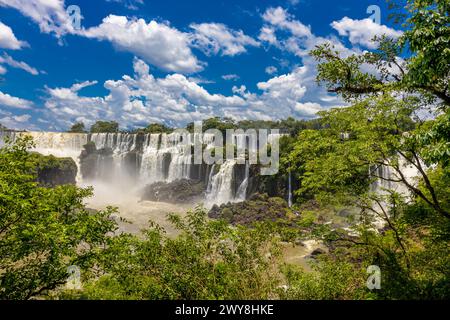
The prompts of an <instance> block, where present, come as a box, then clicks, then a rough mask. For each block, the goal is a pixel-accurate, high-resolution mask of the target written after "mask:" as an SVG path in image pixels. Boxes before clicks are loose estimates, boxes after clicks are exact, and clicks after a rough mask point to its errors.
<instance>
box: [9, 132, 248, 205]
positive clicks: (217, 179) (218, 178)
mask: <svg viewBox="0 0 450 320" xmlns="http://www.w3.org/2000/svg"><path fill="white" fill-rule="evenodd" d="M0 134H1V135H2V136H0V141H1V142H0V143H2V142H3V136H5V135H8V136H10V137H11V138H12V139H13V140H14V139H16V138H17V136H18V135H21V134H24V133H15V132H7V133H0ZM26 134H27V135H29V136H31V137H32V138H33V140H34V142H35V144H36V147H35V148H34V149H33V151H36V152H39V153H42V154H44V155H50V154H52V155H54V156H56V157H70V158H72V159H73V160H74V161H75V162H76V163H77V166H78V169H79V170H78V173H79V174H78V177H77V183H78V184H79V185H83V186H85V185H87V184H91V185H92V184H93V185H94V187H95V185H96V184H101V181H83V179H82V177H81V174H80V161H79V156H80V154H81V151H82V150H83V146H84V145H85V144H86V143H88V142H89V141H92V142H94V143H95V145H96V147H97V149H102V148H110V149H111V150H112V152H113V154H112V157H113V162H114V172H107V174H108V176H110V177H112V182H111V183H110V184H109V186H110V188H111V189H112V188H115V187H118V189H120V190H121V189H123V191H122V192H125V193H126V192H127V190H128V191H129V190H131V189H139V188H140V187H143V186H144V185H147V184H151V183H154V182H159V181H166V182H171V181H174V180H178V179H189V178H190V177H191V173H192V172H191V171H192V168H193V164H192V156H191V147H192V146H193V142H194V138H198V136H194V135H193V134H189V135H184V136H182V135H180V134H179V133H172V134H146V135H145V136H143V137H142V139H143V141H141V142H139V143H138V136H137V135H135V134H125V133H117V134H116V133H114V134H111V133H97V134H90V135H88V134H77V133H53V132H27V133H26ZM201 137H202V140H203V141H202V142H203V144H206V148H213V147H214V136H213V135H207V134H204V135H202V136H201ZM235 139H236V140H235V142H236V143H237V144H239V146H240V147H243V148H245V147H246V146H247V147H248V146H249V143H247V140H246V138H245V136H244V137H241V136H236V137H235ZM0 146H1V145H0ZM252 147H254V146H253V145H252ZM132 152H136V153H138V154H139V159H137V160H136V161H137V163H136V168H138V172H139V179H138V181H133V180H131V179H130V177H129V176H127V173H126V170H125V169H124V168H123V167H124V158H125V157H126V156H127V155H128V154H130V153H132ZM236 164H237V162H236V160H225V161H224V163H223V164H222V165H221V166H220V170H218V172H215V171H216V170H215V169H216V165H213V166H212V167H210V170H209V172H210V173H209V176H208V177H204V179H205V181H206V182H207V190H206V191H207V195H206V201H207V202H208V203H209V204H221V203H226V202H229V201H243V200H245V194H246V190H247V186H248V178H249V177H248V171H249V168H248V164H247V165H246V170H245V177H244V180H243V181H242V182H241V183H240V185H239V188H238V190H237V192H236V196H234V195H233V193H234V192H233V183H234V181H233V179H234V178H235V174H234V171H235V166H236ZM113 200H114V199H113Z"/></svg>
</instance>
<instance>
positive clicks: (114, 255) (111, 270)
mask: <svg viewBox="0 0 450 320" xmlns="http://www.w3.org/2000/svg"><path fill="white" fill-rule="evenodd" d="M169 220H170V221H171V222H172V224H173V225H174V227H175V228H176V229H177V230H178V231H179V235H178V236H177V237H176V238H172V237H168V236H167V235H165V233H164V231H163V230H162V229H161V228H160V227H159V226H157V225H155V224H151V227H150V228H149V229H147V230H145V231H144V234H143V235H144V239H142V237H137V236H132V235H121V236H119V237H115V238H113V239H111V241H110V242H109V243H108V246H107V248H106V250H105V252H104V255H103V256H102V259H101V260H100V262H99V264H98V267H99V268H100V271H99V273H97V274H96V276H95V277H91V279H93V280H92V281H89V282H88V283H86V284H85V290H84V291H83V292H81V293H78V294H75V295H73V293H71V292H69V293H68V297H71V298H74V297H77V298H80V297H83V298H89V299H105V298H107V299H151V300H154V299H194V300H198V299H268V298H270V297H271V296H272V294H274V293H275V292H276V288H277V286H278V285H279V283H280V277H279V271H278V265H279V256H280V251H279V246H278V241H277V239H276V238H275V237H274V236H273V229H272V228H271V227H270V226H269V225H257V226H255V227H254V228H247V227H242V226H238V227H232V226H230V225H228V224H227V223H225V222H224V221H217V220H208V219H207V216H206V212H205V211H204V210H203V209H202V208H197V209H196V210H193V211H191V212H188V214H187V215H186V217H185V218H181V217H179V216H176V215H170V217H169ZM63 297H64V296H63ZM66 297H67V296H66Z"/></svg>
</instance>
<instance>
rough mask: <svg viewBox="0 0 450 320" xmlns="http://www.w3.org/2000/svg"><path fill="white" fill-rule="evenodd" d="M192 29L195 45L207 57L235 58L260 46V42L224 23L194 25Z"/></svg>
mask: <svg viewBox="0 0 450 320" xmlns="http://www.w3.org/2000/svg"><path fill="white" fill-rule="evenodd" d="M190 27H191V28H192V29H193V30H194V32H193V34H192V36H191V37H192V41H193V45H194V46H195V47H197V48H199V49H200V50H202V51H203V52H205V54H207V55H211V54H214V55H217V54H219V53H220V54H221V55H222V56H235V55H238V54H241V53H244V52H247V49H246V47H248V46H253V47H257V46H259V42H258V41H256V40H255V39H253V38H252V37H249V36H247V35H245V34H244V32H243V31H242V30H232V29H230V28H228V27H227V26H226V25H224V24H222V23H200V24H196V23H193V24H191V25H190Z"/></svg>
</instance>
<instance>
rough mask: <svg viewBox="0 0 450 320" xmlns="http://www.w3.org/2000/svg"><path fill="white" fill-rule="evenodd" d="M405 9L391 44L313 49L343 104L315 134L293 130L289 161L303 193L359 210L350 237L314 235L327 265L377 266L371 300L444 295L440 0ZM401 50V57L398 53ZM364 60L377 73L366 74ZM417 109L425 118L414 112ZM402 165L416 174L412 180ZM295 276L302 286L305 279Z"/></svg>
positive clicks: (449, 222)
mask: <svg viewBox="0 0 450 320" xmlns="http://www.w3.org/2000/svg"><path fill="white" fill-rule="evenodd" d="M406 9H407V15H406V16H405V17H404V23H405V26H406V28H407V31H406V32H405V33H404V35H403V36H402V37H401V38H400V39H399V40H393V39H388V38H386V37H379V38H378V39H377V40H378V41H379V48H378V49H377V50H374V51H371V52H365V53H363V54H361V55H351V56H346V57H345V56H343V55H342V54H341V53H340V52H339V51H337V50H335V48H333V47H332V46H331V45H329V44H325V45H321V46H319V47H317V48H316V50H313V51H312V55H313V56H314V57H315V58H316V59H317V60H318V62H319V65H318V76H317V81H318V82H319V83H324V84H325V85H326V86H327V88H328V90H329V91H330V92H334V93H337V94H339V95H341V96H342V97H343V98H344V99H345V100H346V101H347V102H349V103H351V106H350V107H347V108H341V109H335V110H331V111H328V112H323V113H321V114H320V116H321V119H320V121H321V124H322V127H321V130H305V131H302V132H301V133H300V135H299V139H298V142H297V143H296V144H295V146H294V151H293V152H292V154H291V155H290V159H289V160H290V163H291V165H292V170H295V171H297V172H298V173H299V174H300V175H301V188H300V190H299V191H298V192H299V194H300V195H301V196H302V197H303V198H311V197H312V198H315V199H318V200H321V201H322V202H324V203H328V204H329V203H334V204H336V205H337V204H340V205H342V204H344V205H346V206H349V207H357V208H359V214H358V215H357V217H356V218H357V220H356V221H355V222H353V223H352V229H353V232H352V233H349V232H348V230H344V229H339V228H336V229H334V230H329V232H323V233H321V234H320V236H321V239H322V240H324V241H326V242H327V243H329V244H332V248H333V250H332V251H331V253H330V255H329V257H330V258H331V260H332V262H336V261H338V260H344V262H345V263H350V264H353V265H354V269H355V270H359V268H358V266H359V267H360V268H364V267H365V266H367V265H371V264H374V265H378V266H380V268H381V270H382V283H383V285H382V290H380V291H378V292H376V293H374V296H375V297H376V298H380V299H446V298H448V297H449V295H450V285H449V283H450V281H449V279H450V269H449V267H448V264H449V257H450V248H449V246H448V243H449V242H448V241H449V237H450V211H449V189H448V183H449V171H448V170H449V169H448V163H449V157H450V141H449V138H450V135H449V132H450V130H449V108H448V107H449V102H450V100H449V91H448V89H449V88H448V81H449V69H448V68H449V64H448V61H449V56H448V54H449V50H448V48H449V45H448V44H449V39H450V33H449V16H448V12H449V2H448V1H421V0H415V1H412V0H411V1H408V6H407V7H406ZM402 52H409V54H410V56H409V57H406V58H404V59H401V58H399V55H401V53H402ZM367 65H370V66H371V69H372V70H376V72H367V71H365V70H368V69H367ZM426 109H428V110H431V111H432V112H434V119H429V120H426V121H425V120H422V119H421V118H420V117H418V114H420V112H423V110H426ZM379 169H383V170H384V169H388V170H389V171H390V172H391V174H390V175H385V174H379V172H380V170H379ZM408 170H413V171H415V172H416V173H417V179H416V181H413V180H412V179H411V178H410V177H408V174H407V171H408ZM375 180H379V181H384V183H383V184H382V188H378V190H372V189H371V188H370V186H371V184H372V183H373V182H374V181H375ZM402 189H403V190H404V192H399V190H402ZM405 191H406V192H405ZM380 221H381V222H382V225H381V226H380V225H379V226H378V229H379V230H377V229H376V228H375V226H377V223H379V222H380ZM376 222H377V223H376ZM344 265H345V264H344ZM320 270H322V271H325V273H319V275H318V278H316V279H318V280H317V281H321V280H320V279H321V278H322V277H324V276H325V279H327V278H328V277H329V276H331V277H332V278H331V280H333V279H336V277H340V275H339V274H333V273H330V272H328V271H327V268H326V264H320V265H319V271H320ZM295 279H298V282H299V283H304V284H306V285H311V283H310V281H309V280H308V279H309V278H308V277H306V278H305V277H303V276H295V277H294V280H295ZM297 294H298V292H297Z"/></svg>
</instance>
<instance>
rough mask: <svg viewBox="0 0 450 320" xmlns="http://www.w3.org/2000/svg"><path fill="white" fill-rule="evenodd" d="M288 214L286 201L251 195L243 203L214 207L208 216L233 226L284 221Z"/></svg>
mask: <svg viewBox="0 0 450 320" xmlns="http://www.w3.org/2000/svg"><path fill="white" fill-rule="evenodd" d="M290 213H291V211H290V209H289V207H288V205H287V203H286V201H285V200H283V199H282V198H277V197H269V196H268V195H267V194H253V195H252V196H251V197H250V198H249V199H248V200H246V201H244V202H238V203H227V204H222V205H220V206H218V205H214V206H213V207H212V208H211V210H210V211H209V213H208V216H209V217H210V218H213V219H224V220H225V221H227V222H229V223H231V224H234V225H236V224H242V225H250V224H252V223H254V222H257V221H267V220H269V221H276V220H279V219H285V218H287V217H288V215H289V214H290Z"/></svg>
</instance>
